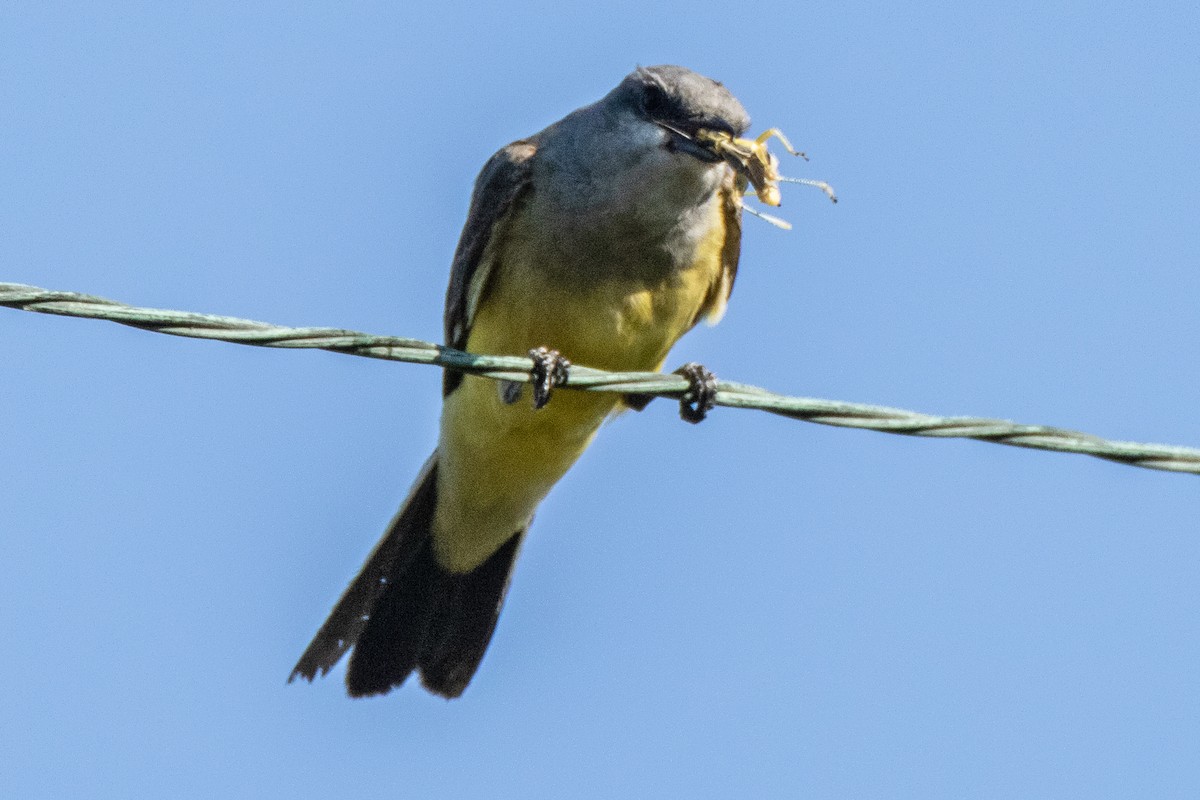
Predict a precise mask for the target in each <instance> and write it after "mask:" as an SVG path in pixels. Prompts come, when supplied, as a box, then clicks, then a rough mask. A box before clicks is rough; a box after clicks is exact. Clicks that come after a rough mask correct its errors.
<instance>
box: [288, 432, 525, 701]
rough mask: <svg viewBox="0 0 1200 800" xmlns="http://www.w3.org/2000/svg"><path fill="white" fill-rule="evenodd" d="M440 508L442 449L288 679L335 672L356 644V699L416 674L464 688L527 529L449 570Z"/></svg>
mask: <svg viewBox="0 0 1200 800" xmlns="http://www.w3.org/2000/svg"><path fill="white" fill-rule="evenodd" d="M436 508H437V453H436V452H435V453H434V454H433V455H432V456H431V457H430V458H429V460H428V461H426V462H425V466H424V467H422V468H421V473H420V474H419V475H418V476H417V480H416V482H415V483H414V484H413V488H412V490H411V491H410V492H409V494H408V498H407V499H406V500H405V501H404V505H402V506H401V507H400V511H399V512H397V514H396V516H395V517H394V518H393V519H392V523H391V525H390V526H388V529H387V532H386V533H384V535H383V538H382V539H380V540H379V543H378V544H377V545H375V549H374V550H372V551H371V554H370V555H369V556H368V557H367V561H366V563H365V564H363V567H362V569H361V570H359V573H358V575H357V576H356V577H355V578H354V580H353V581H352V582H351V583H350V586H349V587H347V589H346V591H345V592H344V593H343V594H342V597H341V599H340V600H338V602H337V605H336V606H334V608H333V611H332V612H330V614H329V618H328V619H327V620H326V621H325V624H324V625H322V626H321V629H320V630H319V631H317V635H316V636H315V637H314V638H313V640H312V643H311V644H309V646H308V649H307V650H305V651H304V655H302V656H301V657H300V660H299V661H298V662H297V663H296V667H295V669H293V670H292V674H291V677H289V678H288V682H289V683H290V682H291V681H293V680H295V679H296V677H297V676H299V677H302V678H305V679H306V680H309V681H311V680H313V678H315V677H316V676H317V675H324V674H326V673H327V672H329V670H330V669H332V668H333V666H334V664H336V663H337V662H338V661H339V660H340V659H341V657H342V656H343V655H345V653H346V651H347V650H349V649H350V648H351V647H353V648H354V652H353V653H352V654H351V656H350V666H349V668H348V669H347V671H346V688H347V690H348V691H349V693H350V695H351V696H352V697H365V696H369V695H376V694H386V693H387V692H389V691H391V690H392V689H393V688H395V687H397V686H399V685H401V684H402V683H404V681H405V679H407V678H408V676H409V675H410V674H411V673H412V672H413V671H414V670H415V671H418V672H419V673H420V675H421V682H422V683H423V684H424V685H425V688H427V689H428V690H429V691H431V692H433V693H435V694H439V695H442V696H443V697H448V698H449V697H458V696H459V695H461V694H462V693H463V690H464V689H466V688H467V684H468V683H470V681H471V677H472V676H473V675H474V674H475V670H476V669H478V668H479V662H480V661H482V660H483V654H484V651H486V650H487V646H488V642H489V641H491V638H492V632H493V631H494V630H495V629H496V620H497V619H498V618H499V616H500V608H501V607H502V606H503V604H504V595H505V593H506V592H507V590H508V583H509V578H510V576H511V574H512V567H513V562H514V561H515V560H516V556H517V551H518V550H519V549H520V546H521V540H522V539H523V538H524V534H525V531H524V530H519V531H516V532H514V533H513V535H512V538H510V539H509V540H508V541H507V542H505V543H504V544H503V545H502V546H501V547H500V548H499V549H498V550H497V551H496V552H495V553H493V554H492V555H491V556H490V557H489V558H488V559H487V561H485V562H483V563H482V564H480V565H479V566H478V567H476V568H475V569H474V570H472V571H471V572H466V573H455V572H450V571H449V570H447V569H446V568H445V567H443V566H442V565H441V564H439V563H438V561H437V557H436V556H435V555H434V552H433V538H432V536H431V533H430V532H431V529H432V525H433V517H434V510H435V509H436Z"/></svg>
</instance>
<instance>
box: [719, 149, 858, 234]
mask: <svg viewBox="0 0 1200 800" xmlns="http://www.w3.org/2000/svg"><path fill="white" fill-rule="evenodd" d="M771 139H778V140H779V143H780V144H781V145H783V148H784V149H785V150H787V151H788V152H789V153H791V154H792V155H794V156H799V157H800V158H803V159H804V160H805V161H807V160H808V156H806V155H805V154H804V153H801V152H800V151H799V150H797V149H796V148H794V147H792V143H791V142H789V141H788V139H787V137H786V136H784V135H783V131H781V130H779V128H770V129H768V130H766V131H763V132H762V133H761V134H759V135H758V137H757V138H755V139H741V138H738V137H736V136H731V135H729V134H728V133H726V132H724V131H713V130H708V129H701V130H699V131H697V132H696V140H697V141H698V142H700V143H701V144H704V145H706V146H707V147H710V148H712V150H713V151H714V152H715V153H717V154H718V155H720V156H721V157H722V158H724V159H725V161H726V163H728V164H729V165H730V166H731V167H733V169H734V170H735V171H736V172H737V173H738V174H739V175H741V176H742V177H743V178H745V179H746V181H747V182H748V183H749V184H750V185H751V186H753V187H754V193H755V195H757V196H758V199H759V201H760V202H762V203H764V204H766V205H769V206H778V205H779V204H780V202H781V201H782V198H781V195H780V193H779V184H780V183H781V182H782V183H802V184H804V185H806V186H815V187H817V188H818V189H820V190H821V191H823V192H824V193H825V195H826V196H827V197H828V198H829V199H830V200H832V201H833V202H835V203H836V202H837V195H836V194H835V193H834V191H833V187H832V186H830V185H829V184H828V183H826V182H825V181H814V180H809V179H807V178H785V177H783V176H782V175H780V174H779V158H778V157H776V155H775V154H774V153H772V152H771V151H770V150H768V149H767V144H768V143H769V142H770V141H771ZM747 210H748V211H750V213H752V214H755V215H757V216H760V217H763V219H766V220H767V221H768V222H771V223H772V224H775V225H779V226H780V227H785V228H790V227H791V225H789V224H788V223H786V222H784V221H783V220H779V219H776V218H775V217H772V216H770V215H766V214H762V213H760V212H757V211H754V210H753V209H749V208H748V209H747Z"/></svg>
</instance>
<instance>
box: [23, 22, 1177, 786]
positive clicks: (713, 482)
mask: <svg viewBox="0 0 1200 800" xmlns="http://www.w3.org/2000/svg"><path fill="white" fill-rule="evenodd" d="M105 5H106V8H105V9H103V10H101V9H98V8H95V7H91V6H85V5H84V4H68V5H57V4H50V3H23V2H9V3H5V4H3V6H2V7H0V281H12V282H22V283H30V284H34V285H38V286H43V287H47V288H51V289H60V290H71V291H80V292H86V293H90V294H98V295H101V296H105V297H109V298H113V299H117V300H121V301H125V302H128V303H131V304H135V305H145V306H158V307H164V308H177V309H186V310H192V311H202V312H208V313H215V314H226V315H233V316H244V317H250V318H254V319H262V320H268V321H272V322H278V323H282V324H290V325H332V326H339V327H346V328H351V329H357V330H363V331H369V332H374V333H383V334H396V335H403V336H413V337H417V338H423V339H430V340H436V339H438V338H439V337H440V335H441V314H442V298H443V293H444V290H445V283H446V277H447V274H448V266H449V262H450V256H451V253H452V251H453V249H454V246H455V242H456V240H457V237H458V232H459V229H460V227H461V225H462V222H463V219H464V217H465V214H466V208H467V202H468V199H469V193H470V188H471V183H472V181H473V180H474V177H475V175H476V173H477V171H478V170H479V168H480V166H481V165H482V164H483V162H484V161H485V160H486V158H487V157H488V156H489V155H490V154H491V153H492V152H493V151H495V150H496V149H498V148H499V147H500V146H502V145H504V144H505V143H507V142H509V141H511V140H513V139H516V138H518V137H521V136H523V135H527V134H530V133H532V132H534V131H537V130H539V129H540V128H542V127H544V126H545V125H546V124H548V123H550V122H552V121H554V120H555V119H557V118H559V117H561V116H562V115H563V114H565V113H566V112H568V111H570V110H572V109H573V108H576V107H577V106H580V105H583V104H585V103H588V102H591V101H593V100H595V99H597V98H599V97H600V96H601V95H603V94H604V93H606V92H607V91H608V90H609V89H610V88H611V87H612V86H614V85H615V84H616V83H617V82H618V81H619V80H620V79H621V78H622V76H623V75H625V74H626V73H627V72H629V71H630V70H631V69H632V68H633V67H634V66H635V65H637V64H657V63H679V64H684V65H686V66H689V67H691V68H693V69H696V70H698V71H701V72H703V73H705V74H708V75H711V76H713V77H716V78H718V79H720V80H722V81H724V82H725V83H726V84H727V85H728V86H729V87H730V88H731V89H732V90H733V91H734V93H735V94H736V95H737V96H738V97H739V98H740V99H741V100H742V101H743V103H744V104H745V106H746V107H747V108H748V109H749V110H750V113H751V115H752V116H753V117H754V129H755V130H760V129H763V128H766V127H769V126H779V127H780V128H782V129H783V130H784V131H786V132H787V134H788V135H789V136H790V138H791V139H792V141H793V142H794V143H795V144H796V145H797V147H799V148H800V149H803V150H806V151H807V152H808V153H809V155H810V156H811V157H812V162H811V163H810V164H804V163H799V162H794V161H791V162H785V166H786V167H787V170H788V171H789V172H790V173H792V174H794V175H799V176H806V177H817V178H824V179H827V180H829V181H830V182H831V183H833V185H834V186H835V187H836V188H837V190H838V193H839V195H840V196H841V200H842V202H841V203H840V204H839V205H837V206H832V205H831V204H829V203H828V202H826V201H825V199H824V198H823V197H822V196H821V195H820V193H819V192H816V191H814V190H811V189H807V188H805V187H790V188H787V189H786V191H785V203H784V207H783V208H782V209H781V211H780V212H779V213H780V215H781V216H783V217H785V218H787V219H789V220H791V221H792V222H793V223H794V224H795V230H793V231H791V232H790V233H785V232H782V231H779V230H776V229H775V228H772V227H771V226H769V225H767V224H764V223H762V222H760V221H758V220H754V219H749V218H748V219H747V220H746V223H745V230H746V234H745V239H744V242H745V244H744V248H743V255H742V267H741V272H740V273H739V276H738V284H737V287H736V290H735V291H734V295H733V298H732V302H731V304H730V309H729V313H728V315H727V316H726V318H725V320H724V321H723V322H722V323H721V325H719V326H718V327H716V328H712V329H707V328H704V329H698V330H696V331H695V332H693V333H692V334H691V335H689V336H688V337H687V338H686V339H685V340H684V341H683V342H682V343H681V344H680V345H679V347H678V348H677V349H676V350H675V352H674V354H673V355H672V358H671V362H672V363H682V362H684V361H686V360H699V361H702V362H703V363H705V364H706V365H708V366H709V367H710V368H711V369H713V370H714V371H715V372H716V373H717V374H718V375H720V376H722V377H725V378H728V379H732V380H740V381H744V382H748V383H754V384H758V385H762V386H766V387H769V388H771V389H775V390H778V391H782V392H787V393H791V394H803V395H810V396H816V397H825V398H831V399H843V400H853V401H860V402H871V403H881V404H887V405H896V406H900V407H906V408H913V409H917V410H922V411H927V412H931V413H945V414H980V415H988V416H999V417H1005V418H1011V419H1016V420H1019V421H1022V422H1029V423H1044V424H1055V425H1062V426H1066V427H1070V428H1075V429H1079V430H1084V431H1088V432H1092V433H1097V434H1101V435H1105V436H1109V437H1113V438H1118V439H1132V440H1141V441H1155V442H1165V443H1174V444H1185V445H1200V417H1198V416H1197V414H1196V408H1197V403H1198V400H1200V358H1198V353H1200V326H1198V325H1197V306H1198V305H1200V272H1198V271H1197V268H1196V267H1197V264H1198V263H1200V224H1197V218H1198V210H1200V158H1198V157H1197V153H1200V101H1198V98H1200V50H1198V49H1197V42H1198V41H1200V11H1197V7H1196V5H1195V4H1194V3H1159V4H1153V5H1152V6H1146V5H1145V4H1140V3H1139V4H1134V3H1129V4H1126V5H1106V4H1095V3H1078V4H1074V3H1037V4H1016V5H1013V4H1008V5H1003V6H997V7H988V6H986V5H984V6H976V5H973V4H961V3H944V4H933V5H930V4H925V5H915V6H914V5H913V4H910V3H897V4H886V3H878V4H857V3H841V4H836V5H837V7H836V8H833V7H830V5H829V4H821V5H815V4H813V5H809V4H798V3H780V2H755V3H752V4H739V3H730V2H723V3H714V2H704V1H703V0H699V1H697V2H688V3H674V2H649V3H647V2H645V1H644V0H638V2H618V3H609V4H591V5H581V6H579V7H577V8H575V7H570V6H565V5H563V4H558V3H548V2H530V3H515V4H514V3H508V4H505V3H501V4H495V5H488V4H480V3H475V2H471V3H467V2H460V1H459V0H447V2H438V3H432V4H420V3H415V4H405V5H404V6H403V7H402V6H401V4H390V3H388V4H378V5H372V4H338V5H337V6H336V7H335V6H329V7H323V8H322V7H312V6H304V7H297V6H296V5H295V4H292V3H277V4H276V3H254V4H245V3H230V4H222V3H214V2H206V3H203V4H196V5H186V4H154V3H144V4H127V5H122V4H105ZM168 6H169V7H168ZM439 385H440V376H439V374H438V372H437V371H436V370H434V369H430V368H427V367H419V366H410V365H397V364H389V363H384V362H377V361H370V360H366V359H356V358H349V357H343V356H337V355H332V354H327V353H320V352H315V351H299V352H289V351H279V350H267V349H262V348H249V347H237V346H233V345H227V344H221V343H213V342H204V341H193V340H183V339H176V338H170V337H166V336H159V335H154V334H149V333H145V332H141V331H136V330H133V329H129V328H124V327H121V326H117V325H112V324H110V323H102V322H93V321H83V320H72V319H62V318H54V317H47V316H42V315H35V314H28V313H23V312H18V311H9V310H3V309H0V424H2V426H3V428H2V429H3V433H2V435H0V636H2V637H3V641H4V657H3V659H2V665H0V751H2V752H3V753H4V757H3V759H0V795H3V796H5V797H21V798H61V797H89V798H90V797H96V798H109V797H112V798H127V797H171V798H211V797H248V798H249V797H255V798H263V797H290V798H301V797H455V798H472V797H487V798H508V797H522V798H528V797H573V798H612V797H638V796H645V797H651V796H659V797H688V798H707V797H714V798H729V797H767V796H777V797H806V798H875V797H878V798H910V797H911V798H964V797H981V798H993V797H994V798H1018V797H1019V798H1078V797H1155V798H1173V797H1193V798H1194V797H1197V796H1200V757H1197V754H1198V753H1200V666H1198V665H1200V589H1198V588H1197V587H1198V586H1200V529H1198V524H1197V522H1198V518H1200V515H1198V513H1197V512H1198V506H1200V503H1198V500H1200V479H1198V478H1196V477H1194V476H1183V475H1173V474H1167V473H1156V472H1150V471H1143V470H1136V469H1132V468H1129V467H1124V466H1119V465H1115V464H1110V463H1106V462H1102V461H1098V460H1093V459H1088V458H1085V457H1079V456H1067V455H1057V454H1048V453H1040V452H1033V451H1026V450H1019V449H1012V448H1003V447H997V446H991V445H986V444H981V443H974V442H958V441H937V440H926V439H912V438H905V437H897V436H888V435H884V434H877V433H868V432H859V431H849V430H841V429H833V428H823V427H819V426H814V425H808V424H803V423H800V422H793V421H787V420H783V419H779V418H774V417H772V416H769V415H766V414H762V413H757V412H749V411H741V412H739V411H733V410H718V411H717V412H715V413H714V414H712V415H711V417H710V419H709V420H708V421H707V422H705V423H704V424H703V425H699V426H690V425H685V424H683V423H681V422H680V421H679V420H678V419H677V417H676V410H675V408H674V407H673V406H672V404H670V403H662V402H660V403H656V404H654V405H652V406H651V407H650V408H649V409H648V410H647V411H646V412H645V413H643V414H631V415H626V416H625V417H623V418H621V419H620V420H618V421H617V422H616V423H615V424H612V425H610V426H608V427H607V429H606V430H604V431H603V432H602V434H603V435H602V436H601V437H600V438H599V439H598V441H597V443H596V445H595V446H594V448H593V449H592V450H591V451H590V452H589V453H588V454H587V455H586V456H585V457H584V459H583V460H582V462H581V463H580V464H579V465H578V466H577V467H576V468H575V469H574V470H573V471H572V472H571V473H570V474H569V475H568V476H567V478H566V479H565V480H564V481H563V482H562V483H561V484H560V485H559V486H558V487H557V488H556V489H555V490H554V492H553V493H552V494H551V496H550V498H549V499H548V500H547V502H546V503H545V504H544V506H543V507H542V509H541V510H540V512H539V514H538V518H537V521H536V523H535V525H534V527H533V531H532V536H531V537H530V539H529V541H528V543H527V545H526V547H525V550H524V554H523V556H522V558H521V560H520V562H519V566H518V568H517V570H516V577H515V580H514V583H513V586H512V591H511V593H510V595H509V599H508V604H507V607H506V609H505V612H504V614H503V616H502V619H501V622H500V626H499V629H498V631H497V634H496V637H495V639H494V640H493V642H492V646H491V649H490V651H489V653H488V655H487V657H486V659H485V660H484V663H483V666H482V668H481V670H480V671H479V673H478V675H477V677H476V678H475V681H474V682H473V684H472V685H471V687H470V689H469V690H468V691H467V693H466V695H465V696H464V697H463V698H462V699H461V700H458V701H455V702H453V703H447V702H445V701H443V700H441V699H438V698H434V697H431V696H429V695H427V694H425V693H424V692H423V691H421V690H420V689H419V688H418V687H417V686H416V685H411V686H406V687H404V688H403V689H402V690H400V691H397V692H394V693H393V694H391V695H389V696H387V697H386V698H383V699H373V700H368V701H351V700H349V699H347V698H346V697H345V695H344V693H343V689H342V684H341V679H342V675H343V672H342V668H340V667H339V669H338V670H337V671H336V672H335V673H334V674H333V675H331V676H330V677H329V678H327V679H325V680H323V681H319V682H318V683H316V684H315V685H313V686H308V685H303V684H299V685H291V686H288V685H285V683H284V680H285V678H286V677H287V675H288V672H289V671H290V669H291V668H292V665H293V664H294V662H295V660H296V658H297V657H298V655H299V654H300V652H301V651H302V650H303V648H304V647H305V645H306V644H307V643H308V641H309V639H310V637H311V636H312V634H313V633H314V632H315V630H316V628H317V626H318V625H319V624H320V623H321V621H322V620H323V619H324V617H325V615H326V613H327V612H328V610H329V609H330V607H331V606H332V604H333V602H334V601H335V600H336V599H337V597H338V595H339V593H340V592H341V591H342V589H343V587H344V586H345V584H346V583H347V582H348V580H349V579H350V578H351V576H352V575H353V574H354V573H355V571H356V570H357V569H358V567H359V565H360V563H361V561H362V559H363V557H364V556H365V555H366V553H367V552H368V550H369V549H370V547H371V546H372V544H373V543H374V542H375V540H376V538H377V536H378V535H379V534H380V532H381V531H382V529H383V527H384V525H385V524H386V523H387V521H388V519H389V518H390V517H391V515H392V513H393V511H394V510H395V508H396V506H397V504H398V503H399V501H400V500H401V498H402V497H403V495H404V494H405V492H406V490H407V488H408V484H409V481H410V480H411V479H412V477H413V476H414V475H415V474H416V472H417V469H418V468H419V466H420V465H421V463H422V462H423V461H424V459H425V457H426V456H427V455H428V453H429V451H430V449H431V448H432V446H433V444H434V439H435V431H436V425H437V415H438V409H439V397H440V395H439Z"/></svg>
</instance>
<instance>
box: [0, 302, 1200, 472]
mask: <svg viewBox="0 0 1200 800" xmlns="http://www.w3.org/2000/svg"><path fill="white" fill-rule="evenodd" d="M0 306H7V307H8V308H15V309H21V310H24V311H35V312H38V313H41V314H57V315H60V316H68V317H83V318H87V319H103V320H109V321H110V322H118V323H120V324H122V325H129V326H132V327H134V328H141V329H143V330H148V331H154V332H156V333H166V334H170V335H172V336H187V337H191V338H195V339H216V340H219V341H224V342H232V343H235V344H248V345H256V346H260V347H286V348H315V349H320V350H329V351H332V352H335V353H347V354H350V355H356V356H364V357H367V358H379V359H385V360H388V361H404V362H407V363H412V364H435V365H438V366H442V367H447V368H450V369H454V370H458V371H460V372H466V373H470V374H472V375H481V376H483V377H487V378H493V379H496V380H507V381H520V382H528V381H529V379H530V372H529V370H530V360H529V358H527V357H525V356H485V355H475V354H472V353H465V352H463V351H461V350H454V349H452V348H449V347H443V346H442V345H438V344H434V343H432V342H425V341H421V340H419V339H406V338H402V337H398V336H377V335H373V334H368V333H360V332H358V331H350V330H344V329H341V328H291V327H285V326H282V325H273V324H271V323H267V322H256V321H254V320H248V319H239V318H237V317H221V316H214V315H212V314H197V313H194V312H190V311H173V310H168V309H158V308H138V307H135V306H129V305H125V304H124V303H118V302H116V301H113V300H107V299H105V298H102V297H94V296H92V295H86V294H79V293H77V292H60V291H51V290H48V289H40V288H38V287H36V286H26V285H24V284H19V283H0ZM560 388H561V389H568V390H569V389H580V390H586V391H601V392H619V393H622V394H643V395H654V396H656V397H671V398H675V399H678V398H680V397H681V396H682V395H683V394H684V393H685V392H687V391H688V389H689V384H688V382H687V380H685V379H684V378H682V377H680V376H678V375H666V374H662V373H658V372H605V371H603V370H598V369H592V368H590V367H584V366H572V367H571V371H570V377H569V381H568V384H567V385H565V386H562V387H560ZM716 404H717V405H719V406H726V407H728V408H752V409H758V410H760V411H767V412H770V413H772V414H778V415H779V416H783V417H788V418H790V419H798V420H803V421H805V422H814V423H817V424H819V425H834V426H837V427H842V428H862V429H866V430H873V431H880V432H882V433H898V434H904V435H906V436H928V437H938V438H959V439H975V440H976V441H981V442H992V443H994V444H1004V445H1010V446H1013V447H1027V448H1033V449H1037V450H1051V451H1055V452H1060V453H1080V454H1083V455H1089V456H1094V457H1096V458H1103V459H1106V460H1108V461H1115V462H1117V463H1120V464H1128V465H1129V466H1134V467H1143V468H1145V469H1156V470H1165V471H1169V472H1188V473H1193V474H1200V449H1196V448H1191V447H1177V446H1172V445H1163V444H1143V443H1139V442H1122V441H1112V440H1109V439H1103V438H1101V437H1099V436H1093V435H1091V434H1087V433H1080V432H1078V431H1071V430H1066V429H1064V428H1055V427H1049V426H1046V425H1022V424H1018V423H1014V422H1010V421H1008V420H1002V419H987V418H983V417H938V416H933V415H931V414H921V413H918V412H915V411H906V410H904V409H900V408H888V407H886V406H874V405H865V404H862V403H848V402H842V401H837V400H822V399H819V398H812V397H793V396H788V395H781V394H776V393H774V392H769V391H767V390H766V389H762V388H759V387H757V386H749V385H747V384H743V383H735V382H733V381H718V382H717V395H716Z"/></svg>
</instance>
